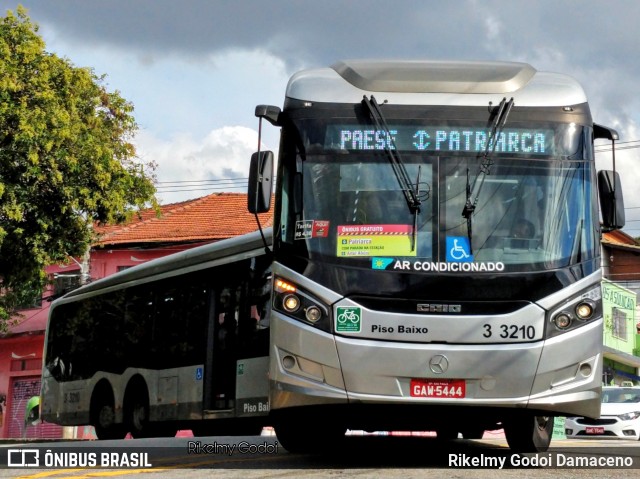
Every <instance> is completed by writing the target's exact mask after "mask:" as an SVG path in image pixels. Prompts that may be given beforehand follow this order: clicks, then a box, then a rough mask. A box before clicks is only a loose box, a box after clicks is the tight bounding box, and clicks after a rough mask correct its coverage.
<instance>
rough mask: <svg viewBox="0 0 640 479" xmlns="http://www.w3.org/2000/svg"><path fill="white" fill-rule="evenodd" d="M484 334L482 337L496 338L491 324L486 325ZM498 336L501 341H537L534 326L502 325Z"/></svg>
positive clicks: (499, 327)
mask: <svg viewBox="0 0 640 479" xmlns="http://www.w3.org/2000/svg"><path fill="white" fill-rule="evenodd" d="M483 327H484V333H483V334H482V336H484V337H485V338H491V337H493V336H494V331H493V327H492V325H491V324H484V325H483ZM497 329H498V332H497V336H498V337H500V338H501V339H535V337H536V328H535V327H533V326H530V325H529V326H525V325H523V326H518V325H517V324H500V325H499V326H498V328H497Z"/></svg>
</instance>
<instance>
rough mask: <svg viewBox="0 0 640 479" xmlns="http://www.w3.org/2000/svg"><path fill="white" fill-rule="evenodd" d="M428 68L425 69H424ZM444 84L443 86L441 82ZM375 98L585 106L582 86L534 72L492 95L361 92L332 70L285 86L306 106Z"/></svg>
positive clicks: (315, 71)
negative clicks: (510, 100)
mask: <svg viewBox="0 0 640 479" xmlns="http://www.w3.org/2000/svg"><path fill="white" fill-rule="evenodd" d="M425 68H428V67H425ZM443 83H446V82H443ZM372 94H373V95H374V96H376V98H377V100H378V102H379V103H382V102H383V101H388V102H389V103H392V104H395V105H424V106H426V105H448V106H485V107H486V106H487V105H488V104H489V102H493V104H494V105H498V104H499V103H500V101H501V100H502V99H503V98H504V97H505V96H507V97H513V98H514V101H515V104H516V105H518V106H519V107H523V106H534V107H535V106H539V107H545V106H560V107H562V106H568V105H577V104H581V103H586V101H587V97H586V94H585V92H584V89H583V88H582V86H581V85H580V84H579V83H578V82H577V81H576V80H575V79H573V78H572V77H570V76H567V75H563V74H559V73H549V72H536V73H535V75H534V76H533V77H532V78H531V80H529V81H528V82H527V83H526V84H524V85H523V86H522V87H521V88H519V89H517V90H514V91H511V89H510V88H506V89H505V90H504V91H496V92H495V93H474V92H468V91H467V92H465V91H459V92H447V93H440V92H436V93H433V92H423V93H410V92H401V91H375V90H363V89H361V88H358V87H357V86H355V85H353V84H352V83H349V82H348V81H347V80H345V79H344V78H343V77H342V76H340V75H339V74H338V72H337V71H336V70H334V69H333V68H318V69H312V70H303V71H301V72H298V73H296V74H295V75H293V76H292V77H291V79H290V80H289V83H288V85H287V97H289V98H294V99H297V100H302V101H309V102H327V103H347V104H355V103H360V102H361V101H362V97H363V96H364V95H367V96H369V95H372Z"/></svg>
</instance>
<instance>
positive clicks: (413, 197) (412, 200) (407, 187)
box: [362, 95, 422, 251]
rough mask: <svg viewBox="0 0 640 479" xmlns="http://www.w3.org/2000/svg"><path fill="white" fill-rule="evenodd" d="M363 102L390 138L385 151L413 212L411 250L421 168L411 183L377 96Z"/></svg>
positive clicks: (418, 204) (413, 241)
mask: <svg viewBox="0 0 640 479" xmlns="http://www.w3.org/2000/svg"><path fill="white" fill-rule="evenodd" d="M362 103H364V105H365V106H366V107H367V109H368V110H369V113H370V114H371V119H372V120H373V123H374V125H375V127H376V129H377V130H378V131H383V132H384V133H385V135H386V137H387V138H389V139H390V141H389V142H385V147H384V151H385V152H386V153H387V157H388V158H389V163H391V168H392V169H393V173H394V175H395V177H396V180H398V185H400V189H401V190H402V193H403V194H404V198H405V200H406V201H407V206H408V207H409V211H410V212H411V214H413V236H412V245H411V251H413V250H414V249H415V244H416V229H417V228H416V227H417V224H418V213H420V205H421V203H422V202H421V201H420V197H419V187H420V184H419V183H420V170H418V178H417V181H416V184H415V186H413V185H412V184H411V179H410V178H409V173H408V172H407V168H406V167H405V165H404V163H403V161H402V157H401V156H400V153H399V152H398V150H397V149H396V147H395V143H394V141H393V137H392V136H391V132H390V131H389V126H388V125H387V121H386V120H385V118H384V115H383V114H382V111H381V110H380V105H378V102H377V101H376V99H375V97H374V96H373V95H371V98H367V97H366V96H364V97H363V99H362Z"/></svg>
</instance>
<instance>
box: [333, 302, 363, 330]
mask: <svg viewBox="0 0 640 479" xmlns="http://www.w3.org/2000/svg"><path fill="white" fill-rule="evenodd" d="M336 314H337V316H336V319H337V323H336V331H338V332H349V333H359V332H360V330H361V328H362V308H357V307H348V306H338V308H337V311H336Z"/></svg>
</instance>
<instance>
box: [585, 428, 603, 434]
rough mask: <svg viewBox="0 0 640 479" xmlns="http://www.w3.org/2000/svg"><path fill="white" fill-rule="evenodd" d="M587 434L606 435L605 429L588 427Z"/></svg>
mask: <svg viewBox="0 0 640 479" xmlns="http://www.w3.org/2000/svg"><path fill="white" fill-rule="evenodd" d="M585 432H586V433H587V434H604V428H603V427H588V428H586V429H585Z"/></svg>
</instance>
